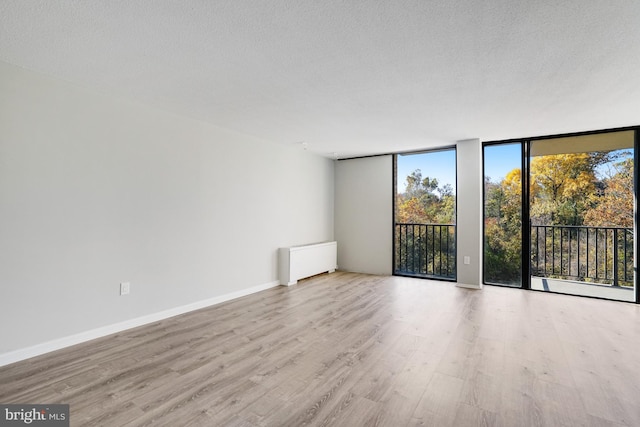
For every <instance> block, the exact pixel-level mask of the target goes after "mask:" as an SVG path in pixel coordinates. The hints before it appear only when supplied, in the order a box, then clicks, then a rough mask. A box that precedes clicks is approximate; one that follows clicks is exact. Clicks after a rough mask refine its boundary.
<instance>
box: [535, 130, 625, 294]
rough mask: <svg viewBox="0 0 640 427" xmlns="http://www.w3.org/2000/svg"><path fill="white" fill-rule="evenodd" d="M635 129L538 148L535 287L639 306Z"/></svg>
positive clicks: (550, 142)
mask: <svg viewBox="0 0 640 427" xmlns="http://www.w3.org/2000/svg"><path fill="white" fill-rule="evenodd" d="M633 139H634V138H633V132H612V133H605V134H594V135H587V136H578V137H570V138H562V141H560V140H557V139H552V140H545V141H534V142H533V143H532V145H531V159H530V164H531V174H530V175H531V177H530V189H529V191H530V201H531V207H530V216H531V231H530V232H531V287H532V288H533V289H538V290H544V291H551V292H559V293H566V294H573V295H584V296H592V297H598V298H606V299H615V300H622V301H634V300H635V295H634V284H633V273H634V272H633V258H634V235H633V225H634V224H633V188H634V187H633V173H634V172H633V155H634V153H633V151H634V150H633V145H634V144H633V142H634V140H633Z"/></svg>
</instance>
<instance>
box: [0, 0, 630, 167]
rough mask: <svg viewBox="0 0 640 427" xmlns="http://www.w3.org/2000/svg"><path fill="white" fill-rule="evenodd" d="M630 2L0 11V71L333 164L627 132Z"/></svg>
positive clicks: (359, 2) (311, 1) (256, 0)
mask: <svg viewBox="0 0 640 427" xmlns="http://www.w3.org/2000/svg"><path fill="white" fill-rule="evenodd" d="M639 22H640V1H637V0H562V1H557V0H535V1H531V0H492V1H489V0H485V1H481V0H455V1H435V0H434V1H429V0H413V1H410V0H386V1H383V0H342V1H337V0H335V1H332V0H328V1H317V0H269V1H266V0H228V1H206V0H175V1H168V0H136V1H131V0H120V1H115V0H111V1H103V0H93V1H89V0H84V1H80V0H76V1H70V0H69V1H62V0H49V1H43V0H36V1H33V0H2V1H1V2H0V60H2V61H5V62H8V63H11V64H15V65H18V66H21V67H24V68H27V69H31V70H35V71H39V72H43V73H45V74H49V75H51V76H54V77H57V78H60V79H63V80H67V81H70V82H73V83H76V84H80V85H83V86H88V87H91V88H95V89H97V90H99V91H103V92H109V93H114V94H116V95H118V96H124V97H128V98H133V99H137V100H139V101H143V102H146V103H150V104H154V105H156V106H159V107H161V108H164V109H168V110H171V111H174V112H177V113H180V114H184V115H188V116H191V117H194V118H197V119H200V120H204V121H207V122H210V123H213V124H215V125H218V126H221V127H224V128H229V129H233V130H236V131H239V132H242V133H245V134H249V135H253V136H257V137H259V138H262V139H265V140H270V141H274V142H277V143H282V144H296V143H300V142H302V141H304V142H306V143H307V145H308V149H309V150H310V151H313V152H317V153H319V154H321V155H327V156H332V153H333V152H337V153H338V155H339V156H340V157H348V156H354V155H366V154H375V153H383V152H396V151H407V150H413V149H423V148H428V147H431V146H442V145H448V144H451V143H453V142H455V141H457V140H461V139H467V138H480V139H482V140H497V139H506V138H517V137H525V136H536V135H546V134H555V133H564V132H574V131H583V130H591V129H603V128H612V127H620V126H629V125H638V124H640V24H639Z"/></svg>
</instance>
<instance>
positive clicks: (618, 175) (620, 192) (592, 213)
mask: <svg viewBox="0 0 640 427" xmlns="http://www.w3.org/2000/svg"><path fill="white" fill-rule="evenodd" d="M613 168H614V171H615V173H614V174H613V175H611V176H610V177H608V178H605V179H604V182H603V184H604V190H603V192H602V193H603V194H602V195H601V196H600V197H599V198H598V199H599V200H598V203H597V205H596V206H595V207H593V208H591V209H589V210H588V211H587V212H586V213H585V215H584V222H585V224H586V225H592V226H599V227H628V228H631V227H633V159H631V158H628V159H625V160H623V161H621V162H618V163H616V164H615V165H614V167H613Z"/></svg>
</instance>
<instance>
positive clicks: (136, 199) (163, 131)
mask: <svg viewBox="0 0 640 427" xmlns="http://www.w3.org/2000/svg"><path fill="white" fill-rule="evenodd" d="M0 94H2V95H1V96H0V236H1V237H0V324H1V325H2V328H1V329H0V359H1V356H2V355H3V354H5V355H6V354H8V353H10V354H14V355H15V354H16V353H15V352H16V351H17V352H18V353H19V352H20V351H22V350H24V349H25V348H30V347H31V346H38V345H42V344H43V343H46V342H49V341H52V340H53V341H55V340H60V339H63V338H64V337H69V336H72V335H74V334H80V333H83V332H86V331H89V330H93V329H95V328H100V327H104V326H108V325H112V324H116V323H118V322H123V321H126V320H128V319H135V318H140V317H143V316H148V315H150V314H153V313H158V312H161V311H166V310H171V309H172V308H175V307H181V306H184V305H188V304H193V303H194V302H198V301H204V300H210V299H211V298H215V297H219V296H224V295H233V294H234V293H235V294H238V293H242V292H244V291H246V290H247V289H254V288H253V287H261V286H262V287H265V286H271V285H275V283H276V280H277V248H278V247H280V246H290V245H296V244H304V243H309V242H318V241H324V240H332V239H333V237H334V236H333V200H334V194H333V189H334V165H333V163H334V162H333V161H331V160H328V159H325V158H321V157H318V156H314V155H312V154H309V153H307V152H304V151H303V150H301V149H300V147H294V146H288V147H285V146H280V145H275V144H271V143H268V142H264V141H259V140H256V139H252V138H250V137H247V136H242V135H238V134H234V133H232V132H228V131H224V130H221V129H219V128H216V127H214V126H211V125H208V124H205V123H202V122H198V121H195V120H191V119H188V118H184V117H180V116H177V115H173V114H170V113H167V112H164V111H161V110H159V109H156V108H153V107H149V106H145V105H141V104H137V103H133V102H129V101H126V100H121V99H115V98H110V97H108V96H104V95H101V94H98V93H94V92H92V91H90V90H87V89H84V88H79V87H76V86H73V85H70V84H67V83H65V82H61V81H57V80H53V79H50V78H48V77H45V76H41V75H39V74H36V73H32V72H29V71H25V70H23V69H20V68H17V67H14V66H11V65H8V64H5V63H0ZM122 281H129V282H131V294H130V295H128V296H119V283H120V282H122ZM23 354H28V352H26V353H23ZM5 360H6V359H5Z"/></svg>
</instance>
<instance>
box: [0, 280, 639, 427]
mask: <svg viewBox="0 0 640 427" xmlns="http://www.w3.org/2000/svg"><path fill="white" fill-rule="evenodd" d="M0 402H2V403H68V404H70V408H71V425H74V426H84V425H101V426H142V425H161V426H165V425H166V426H174V427H175V426H187V425H188V426H192V425H194V426H195V425H203V426H303V425H313V426H329V425H340V426H349V427H353V426H418V425H424V426H438V427H439V426H456V427H459V426H483V425H485V426H639V425H640V307H638V306H637V305H633V304H628V303H618V302H611V301H601V300H593V299H586V298H578V297H571V296H565V295H550V294H545V293H537V292H525V291H521V290H515V289H508V288H498V287H485V288H484V290H482V291H474V290H468V289H462V288H457V287H455V286H454V285H453V284H451V283H446V282H434V281H426V280H420V279H410V278H401V277H380V276H368V275H362V274H352V273H335V274H331V275H322V276H317V277H315V278H311V279H308V280H304V281H301V282H299V283H298V285H296V286H293V287H290V288H286V287H278V288H274V289H270V290H267V291H264V292H260V293H258V294H255V295H251V296H248V297H244V298H240V299H237V300H234V301H230V302H228V303H224V304H220V305H217V306H214V307H210V308H206V309H203V310H199V311H196V312H192V313H188V314H185V315H182V316H178V317H174V318H171V319H167V320H165V321H162V322H157V323H155V324H151V325H147V326H143V327H140V328H136V329H132V330H129V331H126V332H123V333H119V334H117V335H113V336H109V337H105V338H102V339H99V340H94V341H91V342H88V343H85V344H81V345H77V346H74V347H70V348H68V349H64V350H60V351H57V352H54V353H50V354H47V355H44V356H40V357H37V358H34V359H31V360H27V361H23V362H19V363H16V364H13V365H9V366H5V367H2V368H0Z"/></svg>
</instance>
